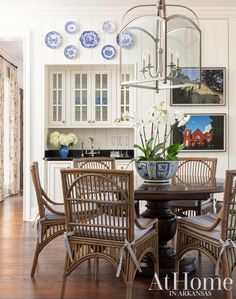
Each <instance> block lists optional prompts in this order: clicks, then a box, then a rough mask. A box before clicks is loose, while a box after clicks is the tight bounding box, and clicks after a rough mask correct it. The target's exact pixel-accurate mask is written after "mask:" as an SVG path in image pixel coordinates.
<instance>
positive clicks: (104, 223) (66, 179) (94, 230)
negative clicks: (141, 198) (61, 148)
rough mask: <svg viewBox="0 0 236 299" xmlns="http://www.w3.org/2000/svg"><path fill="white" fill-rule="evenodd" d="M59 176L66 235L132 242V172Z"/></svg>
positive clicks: (75, 171) (69, 172) (71, 172)
mask: <svg viewBox="0 0 236 299" xmlns="http://www.w3.org/2000/svg"><path fill="white" fill-rule="evenodd" d="M61 173H62V184H63V192H64V203H65V213H66V221H67V227H68V231H73V232H74V233H75V235H76V236H80V237H88V238H96V239H103V240H116V241H124V240H125V239H127V240H132V238H133V237H134V192H133V172H132V171H122V170H109V169H107V170H104V169H100V170H98V169H94V170H93V171H92V172H91V169H80V168H77V169H63V170H61Z"/></svg>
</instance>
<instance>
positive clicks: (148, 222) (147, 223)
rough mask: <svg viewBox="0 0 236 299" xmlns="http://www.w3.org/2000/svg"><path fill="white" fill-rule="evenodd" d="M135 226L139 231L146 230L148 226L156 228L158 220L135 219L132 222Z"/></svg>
mask: <svg viewBox="0 0 236 299" xmlns="http://www.w3.org/2000/svg"><path fill="white" fill-rule="evenodd" d="M134 222H135V224H136V226H137V227H138V228H140V229H147V228H149V227H150V226H156V227H157V225H158V219H148V218H147V219H145V218H142V219H140V218H136V219H135V220H134Z"/></svg>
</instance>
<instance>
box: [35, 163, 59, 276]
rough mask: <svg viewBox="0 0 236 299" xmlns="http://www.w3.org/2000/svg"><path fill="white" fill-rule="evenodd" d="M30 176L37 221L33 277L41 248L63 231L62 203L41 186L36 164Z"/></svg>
mask: <svg viewBox="0 0 236 299" xmlns="http://www.w3.org/2000/svg"><path fill="white" fill-rule="evenodd" d="M31 175H32V180H33V184H34V188H35V192H36V197H37V202H38V209H39V219H38V221H37V233H38V236H37V243H36V248H35V253H34V259H33V264H32V268H31V276H32V277H33V276H34V273H35V269H36V266H37V262H38V257H39V254H40V252H41V251H42V250H43V248H44V247H45V246H46V245H47V244H48V243H49V242H50V241H52V240H53V239H55V238H56V237H58V236H60V235H62V234H63V233H64V231H65V213H64V203H57V202H55V201H53V200H52V199H50V198H49V197H48V196H47V194H46V192H45V191H44V189H43V188H42V186H41V182H40V177H39V170H38V162H33V163H32V165H31Z"/></svg>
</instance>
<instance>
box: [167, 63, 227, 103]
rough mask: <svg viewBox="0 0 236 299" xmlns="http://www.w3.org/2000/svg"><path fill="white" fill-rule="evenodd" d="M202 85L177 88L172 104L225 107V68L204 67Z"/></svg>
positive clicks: (174, 90)
mask: <svg viewBox="0 0 236 299" xmlns="http://www.w3.org/2000/svg"><path fill="white" fill-rule="evenodd" d="M201 74H202V84H201V87H200V88H198V86H187V87H183V88H175V89H172V90H171V92H170V102H171V105H172V106H175V105H182V106H184V105H186V106H187V105H225V89H226V88H225V68H223V67H221V68H217V67H214V68H210V67H202V69H201Z"/></svg>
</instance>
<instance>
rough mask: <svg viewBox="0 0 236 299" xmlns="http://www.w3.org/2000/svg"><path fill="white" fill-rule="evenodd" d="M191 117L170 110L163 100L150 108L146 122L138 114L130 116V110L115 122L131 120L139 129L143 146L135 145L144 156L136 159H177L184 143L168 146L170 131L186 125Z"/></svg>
mask: <svg viewBox="0 0 236 299" xmlns="http://www.w3.org/2000/svg"><path fill="white" fill-rule="evenodd" d="M189 118H190V116H189V115H184V114H183V113H181V112H179V111H171V110H168V109H167V108H166V107H165V103H164V102H161V103H160V104H154V105H152V106H151V107H150V108H149V109H148V111H147V118H146V122H145V121H144V120H143V119H140V118H138V117H137V116H135V117H133V116H130V114H129V113H128V112H124V113H123V114H122V115H121V116H120V117H119V118H117V119H116V121H115V122H116V123H119V122H121V121H124V120H126V121H127V120H130V121H131V122H132V125H133V127H134V128H136V130H137V131H138V133H139V136H140V139H141V144H142V146H140V145H138V144H135V145H134V147H135V148H137V149H139V150H140V151H142V152H143V154H144V156H139V157H136V158H135V159H136V160H137V159H141V160H147V161H150V160H153V161H156V160H165V159H168V160H176V159H177V154H178V152H179V151H180V150H182V149H183V145H182V144H171V145H169V146H167V143H168V142H169V139H170V138H169V137H170V133H171V132H172V130H173V128H174V126H177V127H181V126H184V125H185V124H186V123H187V122H188V120H189ZM149 126H150V127H151V135H150V138H147V133H146V129H147V128H148V127H149ZM162 132H163V133H162ZM161 133H162V134H163V135H162V136H161Z"/></svg>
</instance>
